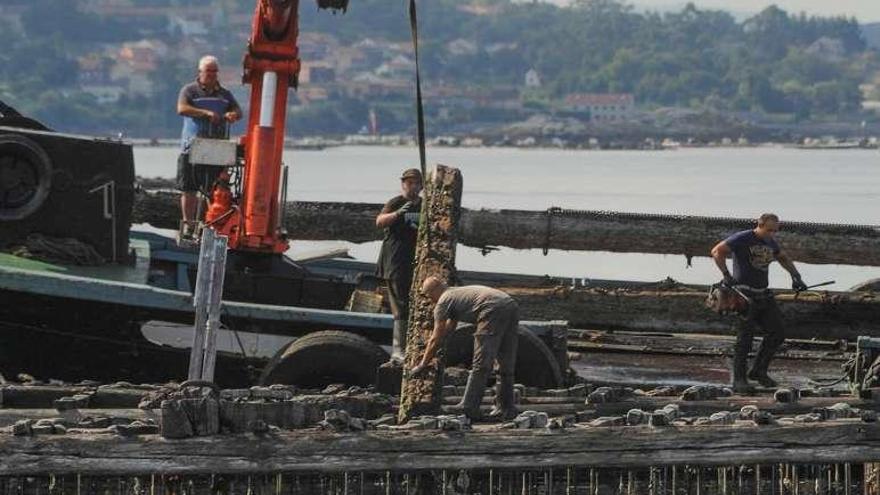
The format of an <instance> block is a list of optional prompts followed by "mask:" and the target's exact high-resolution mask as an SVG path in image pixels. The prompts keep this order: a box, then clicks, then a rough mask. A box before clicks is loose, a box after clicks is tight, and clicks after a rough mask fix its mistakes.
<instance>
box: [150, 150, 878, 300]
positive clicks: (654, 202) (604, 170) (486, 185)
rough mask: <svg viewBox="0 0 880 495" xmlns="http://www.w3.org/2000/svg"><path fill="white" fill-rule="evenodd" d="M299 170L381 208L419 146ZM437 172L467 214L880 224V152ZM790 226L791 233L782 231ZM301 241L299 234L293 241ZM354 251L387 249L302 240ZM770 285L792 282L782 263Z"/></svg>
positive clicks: (559, 162) (598, 156) (525, 164)
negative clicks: (598, 213)
mask: <svg viewBox="0 0 880 495" xmlns="http://www.w3.org/2000/svg"><path fill="white" fill-rule="evenodd" d="M176 155H177V151H176V150H175V149H172V148H147V147H139V148H135V167H136V170H137V173H138V175H141V176H148V177H154V176H161V177H173V176H174V174H175V169H176ZM284 159H285V162H286V164H287V165H290V167H291V175H290V193H289V197H290V199H297V200H305V201H357V202H373V203H379V202H384V201H386V200H387V199H388V198H390V197H391V196H392V195H394V194H396V193H397V187H398V180H397V177H398V176H399V174H400V172H401V171H402V170H403V169H405V168H408V167H412V166H417V163H418V152H417V150H416V149H415V148H392V147H340V148H330V149H327V150H324V151H291V150H288V151H287V152H285V154H284ZM428 161H429V163H431V164H433V163H443V164H447V165H452V166H455V167H458V168H460V169H461V171H462V175H463V177H464V195H463V198H462V203H463V205H464V206H466V207H469V208H479V207H486V208H517V209H527V210H543V209H546V208H548V207H550V206H559V207H563V208H576V209H593V210H618V211H629V212H643V213H677V214H688V215H720V216H736V217H755V216H757V215H758V214H760V213H761V212H765V211H773V212H776V213H778V214H779V215H780V216H781V217H782V219H783V221H785V220H803V221H815V222H835V223H863V224H865V223H866V224H880V220H878V213H880V204H878V197H880V191H878V185H880V153H878V152H877V151H870V150H841V151H807V150H797V149H788V148H778V147H773V148H769V147H768V148H742V149H709V148H707V149H680V150H675V151H663V152H656V151H644V152H643V151H568V150H522V149H503V148H476V149H473V148H468V149H465V148H430V149H429V150H428ZM783 228H784V227H783ZM293 235H294V237H295V235H296V233H295V232H294V233H293ZM330 245H347V246H349V247H350V253H351V254H352V255H353V256H354V257H356V258H357V259H360V260H365V261H375V259H376V256H377V254H378V248H379V246H378V243H368V244H362V245H350V244H348V243H332V242H309V241H299V242H295V243H294V246H293V248H292V252H293V253H294V254H295V253H298V252H305V251H312V250H315V249H318V248H323V247H326V246H330ZM458 267H459V268H460V269H464V270H485V271H497V272H509V273H530V274H539V275H543V274H549V275H560V276H574V277H578V278H583V277H587V278H609V279H624V280H645V281H650V280H659V279H662V278H665V277H667V276H671V277H672V278H674V279H676V280H680V281H683V282H689V283H708V282H713V281H715V280H717V279H718V273H717V270H716V269H715V267H714V266H713V264H712V261H711V260H710V259H709V258H694V260H693V266H692V267H688V266H687V264H686V260H685V258H684V256H663V255H645V254H616V253H598V252H565V251H551V252H550V253H549V255H548V256H543V255H542V253H541V252H540V251H517V250H512V249H502V250H501V251H499V252H493V253H491V254H489V255H488V256H483V255H481V254H480V253H479V251H477V250H475V249H471V248H464V247H462V248H460V249H459V252H458ZM801 271H802V272H803V274H804V278H805V279H806V281H807V282H808V283H816V282H820V281H825V280H832V279H833V280H836V281H837V283H836V284H835V285H833V286H831V287H830V288H831V289H840V290H842V289H847V288H849V287H851V286H853V285H855V284H857V283H859V282H863V281H865V280H867V279H871V278H876V277H880V268H861V267H853V266H833V265H822V266H818V265H817V266H807V265H803V266H801ZM771 284H772V285H773V286H775V287H785V286H787V285H788V284H789V277H788V276H787V275H786V274H785V273H784V272H783V271H782V269H781V268H779V267H778V266H777V265H774V269H773V271H772V272H771Z"/></svg>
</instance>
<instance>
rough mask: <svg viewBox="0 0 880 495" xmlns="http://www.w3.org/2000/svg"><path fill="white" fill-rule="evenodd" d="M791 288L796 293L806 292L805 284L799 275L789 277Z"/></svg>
mask: <svg viewBox="0 0 880 495" xmlns="http://www.w3.org/2000/svg"><path fill="white" fill-rule="evenodd" d="M791 288H792V289H793V290H795V291H797V292H803V291H805V290H807V284H805V283H804V280H803V279H802V278H801V276H800V275H793V276H792V277H791Z"/></svg>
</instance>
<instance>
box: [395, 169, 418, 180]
mask: <svg viewBox="0 0 880 495" xmlns="http://www.w3.org/2000/svg"><path fill="white" fill-rule="evenodd" d="M406 179H419V180H422V172H420V171H419V169H417V168H408V169H406V170H404V171H403V173H402V174H400V180H406Z"/></svg>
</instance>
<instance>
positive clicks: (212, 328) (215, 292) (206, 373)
mask: <svg viewBox="0 0 880 495" xmlns="http://www.w3.org/2000/svg"><path fill="white" fill-rule="evenodd" d="M228 241H229V238H228V237H226V236H222V235H220V236H217V238H216V240H215V243H214V259H213V261H214V266H213V267H211V268H212V269H211V294H210V296H209V299H208V321H207V327H206V329H205V331H206V337H205V359H204V364H203V365H202V378H201V379H202V380H204V381H208V382H213V381H214V365H215V363H216V362H217V331H218V330H220V303H221V301H222V300H223V280H224V279H225V278H226V245H227V243H228Z"/></svg>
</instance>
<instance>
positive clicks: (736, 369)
mask: <svg viewBox="0 0 880 495" xmlns="http://www.w3.org/2000/svg"><path fill="white" fill-rule="evenodd" d="M778 231H779V217H778V216H776V215H775V214H773V213H765V214H763V215H761V218H760V219H758V226H757V227H755V228H754V229H752V230H743V231H742V232H737V233H735V234H733V235H731V236H730V237H728V238H727V239H725V240H723V241H721V242H719V243H718V244H717V245H716V246H715V247H714V248H712V258H714V259H715V264H716V265H717V266H718V269H719V270H721V274H722V275H723V276H724V280H723V282H722V283H723V284H724V285H726V286H728V287H735V288H736V289H738V290H739V291H740V292H742V293H743V294H745V295H746V296H747V297H748V299H749V300H750V304H749V309H748V312H747V313H746V314H745V315H743V316H744V318H743V319H741V320H740V321H739V323H738V325H737V327H738V328H737V335H736V347H735V348H734V354H733V370H732V371H733V373H732V374H733V380H732V382H733V383H732V385H733V390H734V391H735V392H749V391H751V390H752V387H751V385H749V379H751V380H757V381H758V383H760V384H761V385H762V386H765V387H775V386H776V381H774V380H773V379H772V378H770V376H768V375H767V368H768V367H769V365H770V360H771V359H772V358H773V354H774V353H775V352H776V350H777V349H778V348H779V346H780V345H782V342H783V340H785V326H784V324H783V322H782V313H781V312H780V311H779V306H777V305H776V300H775V299H774V297H773V293H772V292H770V290H769V289H768V288H767V287H768V285H769V280H768V272H769V268H770V264H771V263H772V262H773V261H779V264H780V265H782V267H783V268H785V269H786V270H787V271H788V273H789V274H791V281H792V282H791V286H792V288H793V289H794V290H798V291H801V290H805V289H806V288H807V286H806V284H804V281H803V280H802V279H801V275H800V273H798V271H797V268H795V266H794V262H792V261H791V258H789V257H788V256H787V255H786V254H785V252H784V251H782V249H781V248H780V247H779V244H777V243H776V240H775V239H774V236H775V235H776V233H777V232H778ZM728 257H732V258H733V274H731V273H730V271H728V269H727V258H728ZM755 327H760V329H761V330H763V332H764V338H763V340H762V342H761V348H760V349H758V354H757V355H756V356H755V361H754V363H753V364H752V369H751V370H749V371H748V373H746V367H747V366H746V365H747V362H748V357H749V351H750V350H751V348H752V337H753V335H754V332H755Z"/></svg>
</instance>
